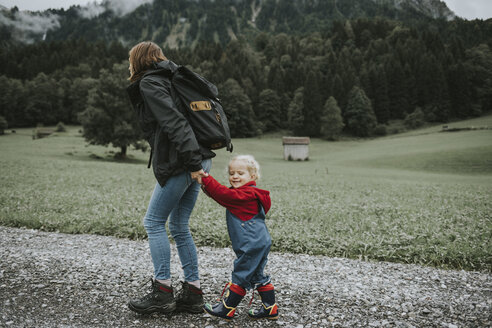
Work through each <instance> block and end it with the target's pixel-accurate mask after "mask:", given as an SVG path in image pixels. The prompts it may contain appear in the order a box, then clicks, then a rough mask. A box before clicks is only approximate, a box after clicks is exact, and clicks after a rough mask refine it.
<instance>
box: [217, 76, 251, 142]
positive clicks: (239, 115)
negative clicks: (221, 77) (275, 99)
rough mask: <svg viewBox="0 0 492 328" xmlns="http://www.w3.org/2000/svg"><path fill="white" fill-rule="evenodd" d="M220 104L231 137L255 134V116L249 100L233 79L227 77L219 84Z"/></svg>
mask: <svg viewBox="0 0 492 328" xmlns="http://www.w3.org/2000/svg"><path fill="white" fill-rule="evenodd" d="M219 90H220V91H221V95H222V98H221V100H222V104H223V105H224V110H225V111H226V114H227V118H228V123H229V129H230V130H231V136H232V137H253V136H256V135H257V134H258V133H259V132H260V131H258V126H257V125H256V123H255V122H256V116H255V113H254V111H253V107H252V106H251V100H250V99H249V97H248V96H247V95H246V93H245V92H244V90H243V88H241V86H240V85H239V83H238V82H237V81H236V80H234V79H228V80H227V81H225V82H224V83H223V84H221V85H220V86H219Z"/></svg>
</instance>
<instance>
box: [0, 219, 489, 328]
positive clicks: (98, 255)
mask: <svg viewBox="0 0 492 328" xmlns="http://www.w3.org/2000/svg"><path fill="white" fill-rule="evenodd" d="M172 252H173V253H172V254H173V258H172V265H173V268H172V274H173V277H175V279H174V285H175V286H176V285H179V283H178V279H182V277H181V276H180V274H181V273H180V271H181V270H180V267H179V260H178V258H177V255H176V254H177V253H176V249H175V248H174V247H173V248H172ZM199 259H200V272H201V275H202V284H203V288H204V292H205V294H206V299H207V300H213V299H214V298H216V297H217V296H218V295H219V294H220V292H221V290H222V287H223V285H224V284H225V282H227V280H228V279H229V277H230V270H231V265H232V261H233V259H234V254H233V252H232V250H230V249H216V248H207V247H202V248H199ZM0 261H1V262H0V326H2V327H4V326H9V327H179V328H181V327H207V328H211V327H299V328H300V327H303V328H308V327H490V326H492V316H491V313H492V312H491V307H492V275H491V274H487V273H477V272H465V271H447V270H438V269H434V268H429V267H421V266H416V265H403V264H394V263H384V262H377V263H373V262H363V261H355V260H348V259H341V258H329V257H322V256H308V255H292V254H280V253H272V254H271V255H270V260H269V263H268V265H267V272H268V273H270V274H271V275H272V278H273V283H274V284H275V286H276V288H277V291H278V293H277V295H278V303H279V306H280V311H281V312H280V314H281V316H280V318H279V320H278V321H276V322H273V321H271V322H265V321H261V322H258V321H251V320H249V319H248V318H247V314H246V309H247V305H248V302H249V299H250V295H251V294H250V293H248V295H247V296H246V300H243V302H242V305H240V307H239V309H238V313H239V315H238V316H237V317H236V318H235V319H234V322H233V323H227V322H226V321H221V320H218V319H215V318H210V317H209V316H208V315H206V314H198V315H191V314H176V315H171V316H165V315H160V314H159V315H158V314H153V315H149V316H140V315H136V314H134V313H132V312H131V311H129V310H128V308H127V305H126V304H127V301H128V299H129V298H131V297H135V296H138V295H141V294H142V293H144V292H146V291H147V290H146V288H147V286H145V287H142V284H145V283H146V281H148V280H149V279H150V277H151V274H152V266H151V260H150V255H149V251H148V246H147V242H146V241H130V240H125V239H117V238H113V237H103V236H93V235H67V234H60V233H46V232H39V231H35V230H26V229H14V228H6V227H0ZM258 302H259V300H258V298H257V297H256V298H255V303H257V304H258Z"/></svg>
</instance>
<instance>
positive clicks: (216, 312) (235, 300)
mask: <svg viewBox="0 0 492 328" xmlns="http://www.w3.org/2000/svg"><path fill="white" fill-rule="evenodd" d="M226 288H228V289H227V291H226V293H225V295H224V298H223V299H221V300H220V301H219V302H218V303H216V304H214V305H211V304H209V303H207V304H205V306H204V309H205V311H207V312H208V313H209V314H211V315H213V316H216V317H221V318H224V319H226V320H230V319H232V318H234V313H235V312H236V307H237V306H238V304H239V303H240V302H241V300H242V299H243V297H244V295H246V290H245V289H244V288H242V287H240V286H238V285H236V284H233V283H230V284H228V285H226Z"/></svg>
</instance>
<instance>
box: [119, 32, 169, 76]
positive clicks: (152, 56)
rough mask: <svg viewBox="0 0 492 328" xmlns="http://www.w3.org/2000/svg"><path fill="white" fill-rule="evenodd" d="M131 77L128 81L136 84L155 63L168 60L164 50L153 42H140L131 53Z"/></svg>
mask: <svg viewBox="0 0 492 328" xmlns="http://www.w3.org/2000/svg"><path fill="white" fill-rule="evenodd" d="M129 55H130V57H129V61H130V77H129V78H128V80H130V81H132V82H135V81H137V80H138V79H140V78H141V77H142V75H143V74H144V73H145V71H146V70H148V69H150V68H152V64H153V63H154V62H160V61H163V60H167V58H166V56H164V53H163V52H162V49H161V48H160V47H159V46H158V45H157V44H155V43H154V42H151V41H144V42H140V43H139V44H137V45H136V46H134V47H133V48H132V49H131V50H130V53H129Z"/></svg>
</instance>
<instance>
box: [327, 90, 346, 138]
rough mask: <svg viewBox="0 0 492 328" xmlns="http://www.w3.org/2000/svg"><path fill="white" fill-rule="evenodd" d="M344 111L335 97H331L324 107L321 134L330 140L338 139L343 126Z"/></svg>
mask: <svg viewBox="0 0 492 328" xmlns="http://www.w3.org/2000/svg"><path fill="white" fill-rule="evenodd" d="M344 126H345V124H343V118H342V111H341V110H340V107H338V104H337V101H336V99H335V98H333V97H330V98H328V100H327V101H326V103H325V106H324V107H323V115H322V116H321V136H322V137H323V138H324V139H328V140H337V139H338V137H339V136H340V133H341V132H342V129H343V127H344Z"/></svg>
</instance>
